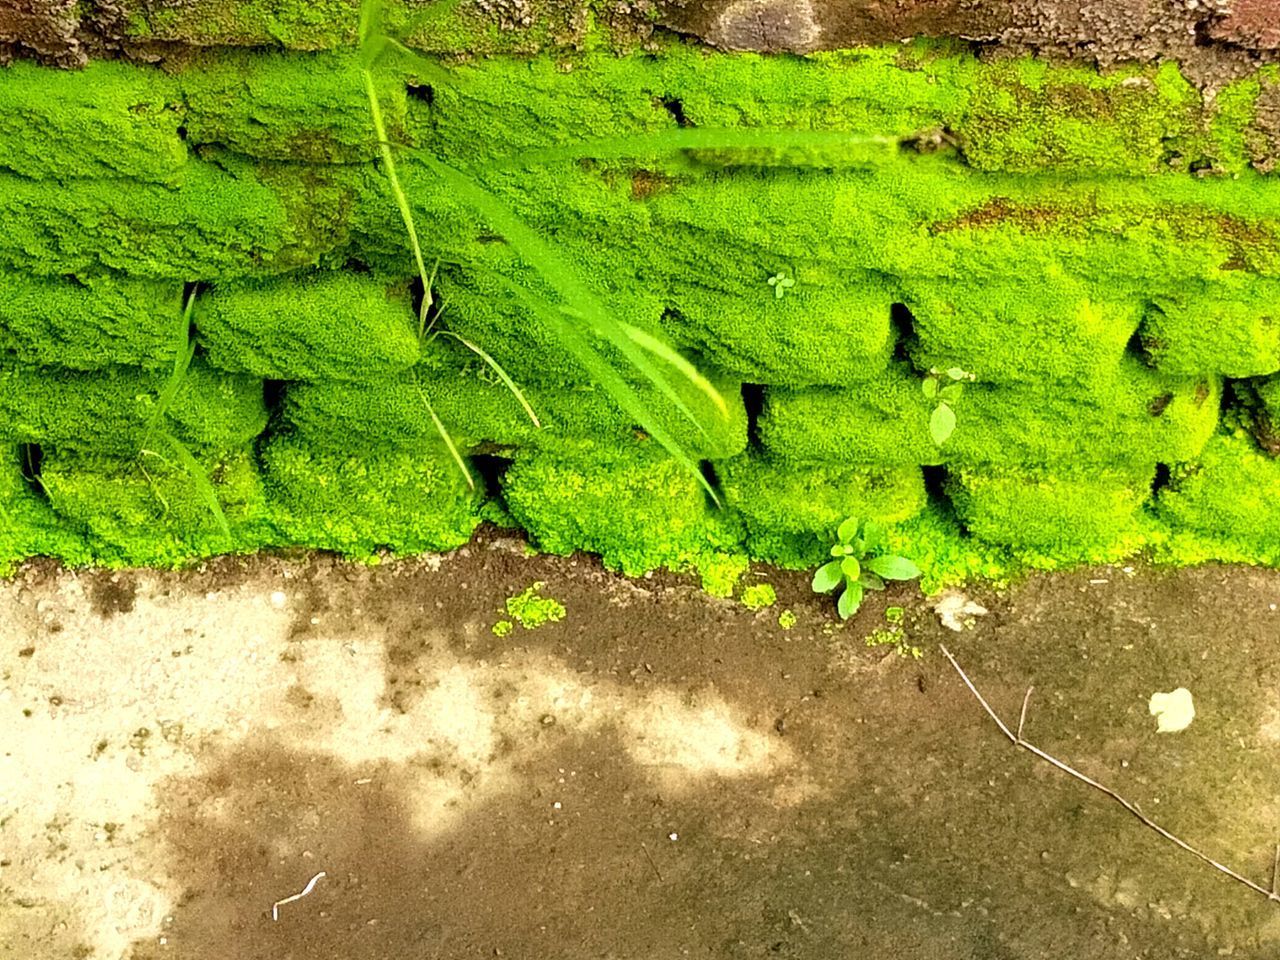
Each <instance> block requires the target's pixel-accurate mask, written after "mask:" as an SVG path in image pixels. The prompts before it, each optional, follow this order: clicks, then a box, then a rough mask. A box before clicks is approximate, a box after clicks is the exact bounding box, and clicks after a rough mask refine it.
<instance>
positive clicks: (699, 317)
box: [663, 264, 898, 386]
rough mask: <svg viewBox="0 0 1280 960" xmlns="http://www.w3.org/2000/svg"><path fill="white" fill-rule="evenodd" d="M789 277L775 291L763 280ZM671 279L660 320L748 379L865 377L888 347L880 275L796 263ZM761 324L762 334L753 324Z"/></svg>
mask: <svg viewBox="0 0 1280 960" xmlns="http://www.w3.org/2000/svg"><path fill="white" fill-rule="evenodd" d="M770 278H773V279H775V280H782V281H785V280H791V281H793V284H794V285H792V286H784V287H783V288H782V289H783V295H782V296H780V297H779V296H777V295H776V294H775V290H776V289H777V287H776V284H775V285H774V286H770V285H769V279H770ZM697 279H698V282H696V283H694V282H686V283H672V285H671V293H670V300H669V304H670V312H668V313H667V314H666V315H665V317H664V321H663V327H664V329H666V330H667V332H668V333H670V334H671V336H672V338H673V339H675V340H676V342H678V343H680V344H681V345H682V346H684V347H686V348H688V349H695V350H698V351H699V352H700V353H701V354H702V355H703V356H705V357H706V358H707V359H708V360H709V361H710V362H712V363H714V364H715V365H716V366H717V367H719V368H720V369H722V370H725V371H727V372H729V373H732V374H734V375H736V376H738V377H741V378H742V379H744V380H748V381H751V382H755V383H771V384H786V385H794V386H803V385H807V384H815V383H844V382H848V381H851V380H865V379H867V378H868V377H872V376H875V375H876V374H878V373H880V372H882V371H883V370H884V369H885V367H886V366H887V365H888V363H889V358H890V357H891V356H892V354H893V332H892V330H891V327H890V319H889V318H890V313H891V311H892V307H893V304H894V302H895V301H896V300H897V299H898V296H897V292H896V290H895V289H894V288H893V287H891V286H890V285H889V284H888V283H887V282H885V281H884V280H882V279H877V278H873V277H858V276H849V275H839V274H832V273H830V272H827V271H822V270H819V269H817V268H812V267H809V266H808V265H807V264H802V265H801V266H800V267H799V268H790V269H788V268H785V267H780V268H779V269H778V270H777V271H776V272H774V273H772V274H771V273H769V272H767V271H761V272H760V273H759V274H758V275H756V276H754V277H753V276H751V275H750V274H749V273H748V274H747V275H746V276H742V275H741V274H739V275H738V276H737V277H736V278H735V279H736V282H730V279H729V277H728V276H727V275H725V274H707V275H706V276H699V277H698V278H697ZM762 330H768V331H769V335H768V336H761V335H760V331H762Z"/></svg>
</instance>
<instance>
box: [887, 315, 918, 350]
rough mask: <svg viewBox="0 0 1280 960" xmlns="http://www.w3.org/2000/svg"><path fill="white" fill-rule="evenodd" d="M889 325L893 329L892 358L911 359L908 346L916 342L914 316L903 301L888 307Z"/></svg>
mask: <svg viewBox="0 0 1280 960" xmlns="http://www.w3.org/2000/svg"><path fill="white" fill-rule="evenodd" d="M889 326H890V328H891V329H892V330H893V359H895V360H907V361H909V360H910V359H911V353H910V347H911V344H913V343H915V342H916V318H915V315H914V314H912V312H911V309H910V308H909V307H908V306H907V305H906V304H905V303H895V304H893V305H892V306H891V307H890V308H889Z"/></svg>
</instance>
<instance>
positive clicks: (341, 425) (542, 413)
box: [284, 345, 747, 457]
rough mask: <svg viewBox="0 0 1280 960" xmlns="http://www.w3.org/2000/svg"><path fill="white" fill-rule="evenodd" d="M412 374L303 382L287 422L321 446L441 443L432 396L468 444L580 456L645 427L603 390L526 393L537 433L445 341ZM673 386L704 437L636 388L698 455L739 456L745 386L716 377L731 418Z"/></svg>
mask: <svg viewBox="0 0 1280 960" xmlns="http://www.w3.org/2000/svg"><path fill="white" fill-rule="evenodd" d="M438 346H443V348H435V347H433V349H432V350H431V351H430V352H429V353H428V356H427V357H426V358H425V359H424V361H423V363H422V364H421V365H419V366H418V367H417V368H416V369H415V370H414V371H411V372H410V373H407V374H404V375H401V376H398V377H395V378H385V379H380V380H378V379H369V380H365V381H363V382H353V383H345V384H344V383H335V382H332V381H329V382H325V383H317V384H295V385H292V386H290V388H289V389H288V391H287V393H286V397H285V408H284V409H285V418H286V420H287V421H288V422H289V423H290V424H292V425H293V426H294V427H296V428H297V430H298V432H299V433H300V434H301V435H303V436H305V437H307V438H308V441H309V442H311V443H313V444H314V445H316V446H323V447H326V448H332V447H335V446H337V447H344V448H354V449H361V450H364V449H379V448H381V449H386V448H393V447H420V446H423V445H427V446H435V445H436V444H437V443H438V442H439V434H438V432H437V430H436V427H435V425H434V423H433V422H432V420H431V415H430V413H429V412H428V410H427V406H426V403H424V402H423V401H424V398H425V399H426V400H427V402H429V403H430V404H431V407H432V408H433V409H434V410H435V412H436V414H437V415H438V416H439V417H440V419H441V420H442V421H443V422H444V423H445V424H446V426H447V427H448V429H449V432H450V433H451V434H453V435H454V436H455V439H457V440H458V441H459V442H461V443H463V444H464V445H465V446H468V447H476V446H479V445H481V444H495V445H498V446H501V447H521V448H532V449H544V448H545V449H561V450H573V449H582V448H593V447H594V446H595V445H598V444H601V443H608V444H611V445H621V446H627V445H634V444H635V443H636V442H637V440H638V439H640V438H641V437H643V434H642V433H641V432H640V430H639V428H638V427H637V426H636V424H635V423H634V422H633V421H632V419H631V418H630V417H628V416H627V415H626V414H625V413H624V412H623V411H622V410H621V409H620V408H619V407H618V406H617V405H616V404H615V403H614V402H613V400H611V399H610V398H609V396H608V395H607V394H606V393H605V392H604V391H603V390H602V389H601V388H599V387H596V386H591V385H578V386H573V385H564V386H559V385H556V386H543V385H540V384H537V383H534V384H525V385H524V386H522V387H521V391H522V392H523V393H524V395H525V398H526V399H527V400H528V401H529V403H530V405H531V406H532V407H533V409H534V412H535V413H536V414H537V415H538V418H539V421H540V423H541V427H537V426H535V425H534V424H533V422H532V421H531V420H530V419H529V417H528V415H527V414H526V413H525V412H524V410H523V409H522V408H521V406H520V404H519V402H518V401H517V400H516V398H515V396H514V395H512V393H511V391H510V390H509V389H508V388H507V387H506V386H505V385H504V384H503V383H502V382H501V381H500V380H499V378H498V377H497V375H496V374H495V373H494V372H493V371H492V370H491V369H490V368H489V367H488V366H487V365H486V364H484V363H483V362H482V361H481V360H480V358H479V357H477V356H475V355H474V354H471V353H470V352H469V351H467V350H465V349H464V348H461V347H458V346H456V345H451V346H450V345H438ZM671 379H672V381H673V386H675V387H677V388H678V390H677V392H678V394H679V395H680V396H681V397H682V399H683V400H684V402H685V404H686V406H687V407H688V409H689V410H690V412H692V413H693V414H694V416H695V417H697V418H698V421H699V423H701V424H702V425H703V426H704V427H705V428H706V433H705V434H704V433H703V432H702V431H701V430H700V429H699V428H698V427H697V426H695V425H694V424H693V423H691V422H690V421H689V420H688V419H687V418H685V417H684V415H683V414H682V413H680V411H679V409H678V408H677V407H675V405H674V404H672V403H671V402H670V401H669V400H668V399H667V398H666V397H664V396H663V395H662V394H661V393H660V392H659V391H658V389H657V388H656V387H654V386H652V385H637V387H636V390H637V392H638V393H639V394H640V395H641V397H642V398H643V399H644V401H645V403H646V404H647V405H648V406H649V408H650V409H651V410H653V411H654V414H655V416H656V417H657V418H658V420H659V421H660V422H661V423H662V424H663V426H665V427H666V428H667V429H669V430H670V431H671V432H672V434H673V435H674V436H675V437H677V438H678V439H679V441H680V442H682V443H684V444H685V445H686V447H687V448H688V449H690V450H692V451H693V452H694V453H695V454H697V455H701V456H707V457H724V456H733V455H734V454H736V453H739V452H740V451H741V450H742V449H743V448H744V447H745V446H746V443H747V416H746V411H745V409H744V407H743V404H742V397H741V385H740V384H738V383H736V382H733V381H731V380H728V379H727V378H723V377H713V380H714V381H715V384H716V386H717V388H718V389H719V392H720V395H721V397H722V399H723V400H724V401H725V406H726V407H727V409H728V411H729V415H728V417H727V418H726V417H725V416H724V415H723V414H722V413H721V411H720V410H719V408H718V407H717V406H716V405H715V404H714V403H713V402H712V401H711V399H710V398H709V397H708V396H707V395H706V394H705V393H703V392H701V391H699V390H697V389H696V388H694V387H692V386H691V385H690V384H688V383H687V382H680V381H676V380H675V377H674V375H672V377H671Z"/></svg>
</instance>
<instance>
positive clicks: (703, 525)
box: [503, 443, 715, 576]
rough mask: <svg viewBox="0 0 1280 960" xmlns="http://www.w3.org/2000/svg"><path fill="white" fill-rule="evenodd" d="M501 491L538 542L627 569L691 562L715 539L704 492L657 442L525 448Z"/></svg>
mask: <svg viewBox="0 0 1280 960" xmlns="http://www.w3.org/2000/svg"><path fill="white" fill-rule="evenodd" d="M503 496H504V497H505V499H506V501H507V506H508V508H509V509H510V510H511V514H512V516H514V517H515V518H516V520H517V521H519V523H520V525H521V526H522V527H523V528H524V529H525V530H527V531H529V534H530V535H531V536H532V538H533V540H534V542H535V544H536V545H537V546H538V547H539V548H540V549H542V550H545V551H546V552H548V553H556V554H570V553H573V552H574V551H576V550H588V551H590V552H592V553H598V554H600V556H601V558H602V559H603V560H604V562H605V564H606V565H608V566H610V567H613V568H615V569H621V570H622V571H623V572H624V573H627V574H628V575H630V576H638V575H640V574H642V573H645V572H646V571H649V570H653V569H655V568H657V567H663V566H670V567H677V566H680V565H688V564H692V563H694V562H695V561H696V560H697V559H698V558H699V557H700V556H701V555H704V554H707V553H710V552H711V550H712V549H713V547H714V546H715V543H714V539H713V538H712V536H711V535H710V534H709V532H708V518H709V516H710V514H709V509H708V505H707V499H706V494H705V493H704V492H703V490H702V488H701V487H700V486H699V485H698V482H697V480H695V479H694V478H693V477H692V476H690V474H689V472H688V471H687V470H686V469H685V468H684V467H683V466H681V465H680V464H679V463H677V462H676V461H674V460H672V459H671V458H670V457H668V456H667V455H666V454H665V453H664V452H663V451H662V450H661V449H654V444H652V443H650V444H648V445H646V446H644V447H643V448H634V449H617V450H615V449H611V448H607V447H601V448H600V449H598V450H596V451H594V452H593V454H592V455H585V454H584V455H580V456H576V457H573V458H568V457H562V456H557V455H555V454H540V453H532V452H530V453H521V454H520V455H519V456H518V457H517V458H516V460H515V462H514V463H513V464H512V465H511V467H510V468H509V469H508V470H507V472H506V475H505V478H504V481H503Z"/></svg>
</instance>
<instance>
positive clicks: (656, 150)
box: [484, 127, 898, 168]
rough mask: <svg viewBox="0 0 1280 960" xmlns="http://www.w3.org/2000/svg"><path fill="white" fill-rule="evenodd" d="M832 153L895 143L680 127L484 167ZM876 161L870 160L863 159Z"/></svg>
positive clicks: (891, 147) (817, 133) (870, 137)
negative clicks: (684, 155)
mask: <svg viewBox="0 0 1280 960" xmlns="http://www.w3.org/2000/svg"><path fill="white" fill-rule="evenodd" d="M788 147H790V148H795V149H803V150H833V149H838V148H840V147H845V148H848V147H872V148H875V151H874V152H875V153H880V152H884V153H885V155H886V158H887V157H888V155H889V154H891V153H896V152H897V149H898V139H897V138H896V137H886V136H882V135H877V134H865V133H852V132H849V131H845V130H788V129H781V128H759V127H756V128H734V127H726V128H721V127H681V128H679V129H674V130H655V131H653V132H651V133H641V134H636V135H634V136H628V137H604V138H602V139H599V140H586V141H583V142H581V143H571V144H565V145H563V146H555V147H545V148H542V149H537V150H526V151H522V152H520V153H515V154H511V155H508V156H506V157H501V158H499V159H497V160H491V161H488V162H487V163H485V164H484V167H489V168H493V167H504V168H509V167H522V166H524V167H527V166H533V165H535V164H542V163H556V162H560V161H564V160H584V159H588V158H590V159H593V160H619V159H623V158H627V157H638V156H652V155H654V154H660V153H675V152H678V151H680V150H781V149H786V148H788ZM873 156H874V153H873V154H869V155H868V157H867V159H868V160H870V159H872V157H873Z"/></svg>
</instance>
